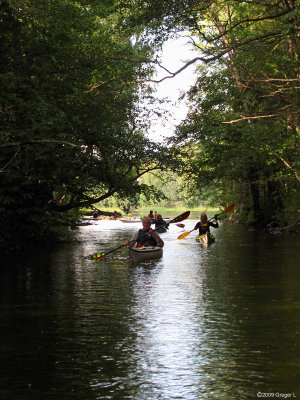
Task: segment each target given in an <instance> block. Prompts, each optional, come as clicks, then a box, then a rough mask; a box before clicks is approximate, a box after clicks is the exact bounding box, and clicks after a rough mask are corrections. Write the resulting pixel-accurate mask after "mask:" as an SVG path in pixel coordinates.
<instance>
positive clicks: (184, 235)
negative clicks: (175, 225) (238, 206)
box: [177, 204, 234, 240]
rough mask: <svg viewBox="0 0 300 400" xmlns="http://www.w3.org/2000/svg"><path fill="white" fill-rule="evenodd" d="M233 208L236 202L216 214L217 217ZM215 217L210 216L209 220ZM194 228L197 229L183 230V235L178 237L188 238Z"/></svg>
mask: <svg viewBox="0 0 300 400" xmlns="http://www.w3.org/2000/svg"><path fill="white" fill-rule="evenodd" d="M233 209H234V204H231V205H230V206H228V207H226V208H224V210H223V211H222V212H220V213H219V214H216V215H217V217H218V216H219V215H221V214H224V213H227V212H229V211H231V210H233ZM213 219H214V217H213V218H210V219H209V220H208V222H209V221H211V220H213ZM194 230H195V229H192V230H191V231H189V232H183V233H182V234H181V235H179V236H178V238H177V239H179V240H181V239H184V238H186V237H187V236H189V234H190V233H192V232H193V231H194Z"/></svg>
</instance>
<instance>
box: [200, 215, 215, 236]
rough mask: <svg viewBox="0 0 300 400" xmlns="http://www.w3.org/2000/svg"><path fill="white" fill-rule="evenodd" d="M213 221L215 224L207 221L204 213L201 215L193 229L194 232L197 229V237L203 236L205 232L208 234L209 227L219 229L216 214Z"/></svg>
mask: <svg viewBox="0 0 300 400" xmlns="http://www.w3.org/2000/svg"><path fill="white" fill-rule="evenodd" d="M214 220H215V221H216V222H212V221H208V220H207V215H206V214H205V213H202V214H201V216H200V221H199V222H197V224H196V225H195V227H194V231H195V230H197V229H199V236H200V235H203V234H205V233H206V232H208V233H210V230H209V228H210V227H211V226H212V227H213V228H219V223H218V215H217V214H216V215H215V216H214Z"/></svg>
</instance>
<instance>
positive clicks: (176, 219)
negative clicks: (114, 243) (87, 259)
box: [91, 211, 190, 260]
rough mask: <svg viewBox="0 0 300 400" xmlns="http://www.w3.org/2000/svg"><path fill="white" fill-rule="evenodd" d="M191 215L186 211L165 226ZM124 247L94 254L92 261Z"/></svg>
mask: <svg viewBox="0 0 300 400" xmlns="http://www.w3.org/2000/svg"><path fill="white" fill-rule="evenodd" d="M189 215H190V211H186V212H184V213H182V214H180V215H178V216H177V217H175V218H173V219H172V220H171V221H169V222H168V223H167V224H166V225H165V226H166V227H167V226H168V225H169V224H172V223H174V222H180V221H183V220H184V219H186V218H188V216H189ZM155 230H156V229H153V231H155ZM135 242H136V240H131V241H130V242H128V243H135ZM124 246H125V244H121V246H118V247H116V248H115V249H112V250H110V251H108V252H107V253H100V252H99V253H95V254H92V255H91V259H92V260H103V258H104V257H105V256H107V255H108V254H111V253H113V252H114V251H117V250H119V249H121V248H122V247H124Z"/></svg>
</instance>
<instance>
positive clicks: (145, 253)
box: [128, 246, 163, 262]
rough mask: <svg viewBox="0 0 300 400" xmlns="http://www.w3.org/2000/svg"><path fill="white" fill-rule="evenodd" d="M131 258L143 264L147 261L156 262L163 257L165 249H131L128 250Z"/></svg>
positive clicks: (151, 247)
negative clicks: (155, 260)
mask: <svg viewBox="0 0 300 400" xmlns="http://www.w3.org/2000/svg"><path fill="white" fill-rule="evenodd" d="M128 251H129V257H130V258H132V260H133V261H134V262H141V261H147V260H154V259H157V258H160V257H162V255H163V248H162V247H159V246H149V247H140V248H137V247H131V248H129V249H128Z"/></svg>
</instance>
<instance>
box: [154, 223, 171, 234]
mask: <svg viewBox="0 0 300 400" xmlns="http://www.w3.org/2000/svg"><path fill="white" fill-rule="evenodd" d="M155 230H156V232H158V233H165V232H167V231H168V229H167V228H166V227H165V226H163V225H162V226H158V227H157V228H155Z"/></svg>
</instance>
